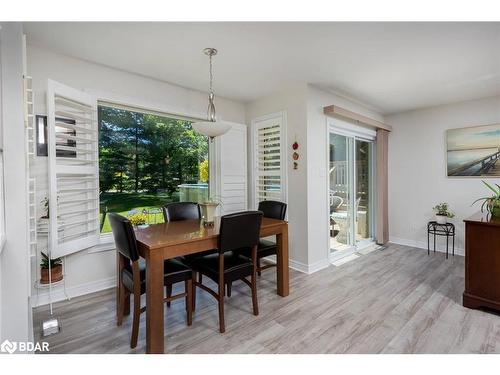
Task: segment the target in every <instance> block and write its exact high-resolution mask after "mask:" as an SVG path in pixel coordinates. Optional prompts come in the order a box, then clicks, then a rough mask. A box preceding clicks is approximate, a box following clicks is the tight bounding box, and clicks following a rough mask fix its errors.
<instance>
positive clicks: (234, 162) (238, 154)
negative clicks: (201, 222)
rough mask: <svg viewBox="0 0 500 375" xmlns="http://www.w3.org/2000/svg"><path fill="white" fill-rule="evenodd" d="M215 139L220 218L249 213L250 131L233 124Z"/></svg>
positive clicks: (216, 187) (242, 126)
mask: <svg viewBox="0 0 500 375" xmlns="http://www.w3.org/2000/svg"><path fill="white" fill-rule="evenodd" d="M231 125H232V127H231V129H230V130H229V131H228V132H227V133H226V134H224V135H222V136H220V137H217V138H216V141H215V142H216V150H217V157H216V166H215V169H216V171H217V178H216V186H215V191H216V196H215V198H217V199H219V200H220V201H221V203H222V205H221V211H220V214H221V215H226V214H230V213H233V212H238V211H245V210H246V209H247V206H248V203H247V127H246V125H242V124H236V123H233V124H231Z"/></svg>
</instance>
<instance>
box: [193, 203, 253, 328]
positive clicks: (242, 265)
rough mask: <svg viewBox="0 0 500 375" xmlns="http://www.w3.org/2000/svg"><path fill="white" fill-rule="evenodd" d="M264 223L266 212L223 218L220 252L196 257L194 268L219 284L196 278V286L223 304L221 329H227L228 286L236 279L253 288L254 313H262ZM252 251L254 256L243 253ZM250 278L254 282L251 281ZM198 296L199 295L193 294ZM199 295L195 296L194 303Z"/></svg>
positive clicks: (220, 314)
mask: <svg viewBox="0 0 500 375" xmlns="http://www.w3.org/2000/svg"><path fill="white" fill-rule="evenodd" d="M261 222H262V212H259V211H246V212H239V213H235V214H230V215H225V216H222V217H221V221H220V230H219V245H218V249H217V250H218V251H217V253H216V254H209V255H205V256H202V257H198V258H195V259H193V261H192V263H191V267H192V269H193V271H196V272H199V273H200V274H203V275H206V276H207V277H208V278H210V279H211V280H213V281H214V282H215V283H216V284H217V285H218V291H217V292H216V291H214V290H212V289H210V288H208V287H207V286H205V285H204V284H203V283H202V282H198V281H196V279H195V280H193V285H194V287H199V288H200V289H202V290H204V291H206V292H208V293H209V294H211V295H212V296H213V297H215V299H216V300H217V302H218V303H219V331H220V332H221V333H224V332H225V322H224V296H225V286H226V284H227V283H232V282H234V281H236V280H242V281H243V282H244V283H245V284H247V285H248V286H249V287H250V288H251V290H252V306H253V314H254V315H259V306H258V302H257V281H256V278H257V277H256V274H257V245H258V244H259V233H260V226H261ZM242 251H249V252H250V254H251V258H248V257H246V256H244V255H242V254H241V252H242ZM247 277H250V281H248V280H247ZM193 295H194V296H195V294H193ZM195 299H196V297H194V298H193V306H194V305H195V304H194V301H195Z"/></svg>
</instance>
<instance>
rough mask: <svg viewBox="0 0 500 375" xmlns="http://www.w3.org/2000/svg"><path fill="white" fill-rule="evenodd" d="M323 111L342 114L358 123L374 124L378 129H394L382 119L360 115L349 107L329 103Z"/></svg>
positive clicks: (328, 113) (332, 114)
mask: <svg viewBox="0 0 500 375" xmlns="http://www.w3.org/2000/svg"><path fill="white" fill-rule="evenodd" d="M323 113H324V114H325V115H327V116H340V117H344V118H347V119H349V120H353V121H356V122H357V123H361V124H364V125H368V126H372V127H374V128H377V129H383V130H387V131H392V126H391V125H389V124H384V123H383V122H381V121H377V120H374V119H372V118H369V117H366V116H363V115H360V114H359V113H356V112H352V111H349V110H348V109H345V108H341V107H338V106H336V105H329V106H326V107H324V108H323Z"/></svg>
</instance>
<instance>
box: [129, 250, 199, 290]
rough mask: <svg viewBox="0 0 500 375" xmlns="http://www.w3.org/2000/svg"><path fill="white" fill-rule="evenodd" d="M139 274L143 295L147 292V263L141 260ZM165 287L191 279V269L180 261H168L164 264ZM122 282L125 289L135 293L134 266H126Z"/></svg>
mask: <svg viewBox="0 0 500 375" xmlns="http://www.w3.org/2000/svg"><path fill="white" fill-rule="evenodd" d="M139 272H140V278H141V294H143V293H144V292H145V291H146V261H145V260H144V259H142V258H141V259H139ZM164 273H165V278H164V285H171V284H175V283H178V282H181V281H186V280H190V279H191V274H192V273H191V268H189V267H188V266H187V265H185V264H184V263H183V262H182V261H181V260H180V259H177V258H176V259H166V260H165V262H164ZM122 280H123V284H124V285H125V287H126V288H127V289H128V290H130V291H133V290H134V282H133V276H132V266H131V265H130V264H129V265H127V266H125V268H124V269H123V271H122Z"/></svg>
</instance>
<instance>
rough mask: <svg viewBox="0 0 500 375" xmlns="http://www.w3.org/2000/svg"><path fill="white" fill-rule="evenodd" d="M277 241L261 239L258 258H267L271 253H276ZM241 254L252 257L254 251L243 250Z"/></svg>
mask: <svg viewBox="0 0 500 375" xmlns="http://www.w3.org/2000/svg"><path fill="white" fill-rule="evenodd" d="M276 249H277V247H276V242H273V241H268V240H260V241H259V246H258V247H257V258H259V259H260V258H265V257H268V256H270V255H276ZM241 255H243V256H246V257H248V258H251V257H252V253H251V251H250V250H242V251H241Z"/></svg>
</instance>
